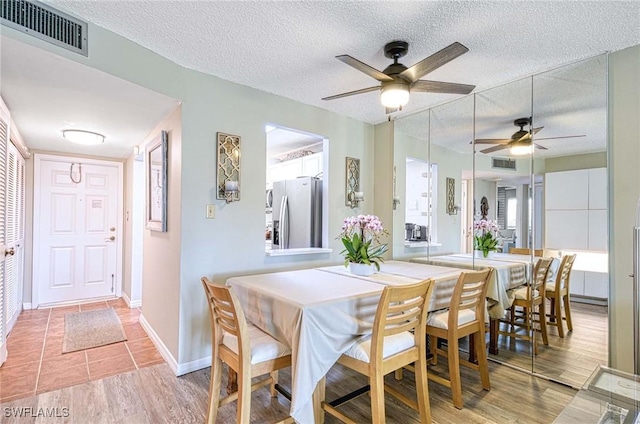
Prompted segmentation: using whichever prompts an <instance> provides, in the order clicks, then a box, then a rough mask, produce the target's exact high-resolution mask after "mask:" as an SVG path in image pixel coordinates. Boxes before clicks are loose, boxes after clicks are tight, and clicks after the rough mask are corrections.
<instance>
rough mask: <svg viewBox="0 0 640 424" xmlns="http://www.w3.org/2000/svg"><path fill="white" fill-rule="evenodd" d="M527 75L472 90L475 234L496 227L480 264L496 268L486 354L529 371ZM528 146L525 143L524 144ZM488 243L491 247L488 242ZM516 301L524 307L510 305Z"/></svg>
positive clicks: (529, 180) (529, 264)
mask: <svg viewBox="0 0 640 424" xmlns="http://www.w3.org/2000/svg"><path fill="white" fill-rule="evenodd" d="M530 130H531V78H525V79H522V80H518V81H514V82H511V83H508V84H504V85H501V86H499V87H496V88H493V89H490V90H486V91H483V92H480V93H477V94H476V108H475V155H474V159H475V163H474V164H475V167H474V169H473V170H468V171H467V173H469V174H472V176H471V177H472V178H473V182H474V190H473V199H474V200H473V202H474V215H473V217H474V222H475V226H476V227H480V228H481V229H480V230H476V233H482V232H483V231H485V230H483V229H482V224H483V223H490V224H491V226H490V227H491V228H496V230H495V231H494V232H493V234H492V236H493V237H492V238H494V239H495V248H494V249H492V250H493V251H492V252H489V254H488V256H489V257H488V258H487V259H488V261H487V260H480V261H477V264H478V265H479V266H491V267H493V268H495V270H496V273H495V278H496V281H495V288H496V290H497V295H496V296H495V297H496V301H495V305H494V307H493V309H492V310H490V316H491V318H492V331H491V334H492V337H493V341H492V343H490V346H491V348H490V350H489V354H490V358H493V359H495V360H498V361H501V362H504V363H508V364H509V365H513V366H517V367H520V368H523V369H526V370H528V371H531V370H532V362H531V361H532V355H533V350H534V349H533V347H532V344H531V340H532V332H533V331H532V329H531V323H532V320H533V318H534V315H532V311H533V309H534V308H532V306H533V305H532V296H531V294H532V293H533V291H532V290H530V289H529V287H528V284H530V282H531V277H532V275H531V274H532V266H531V264H532V256H531V254H530V253H529V252H528V251H527V250H520V251H519V253H520V254H515V252H517V251H516V250H514V249H518V248H521V249H529V248H530V247H531V240H532V234H531V219H532V213H531V202H530V200H529V197H530V195H529V193H530V190H529V187H530V186H531V169H532V168H531V164H532V159H531V154H530V149H529V148H528V145H527V142H528V141H529V131H530ZM529 146H530V145H529ZM491 247H493V245H491ZM514 301H515V304H520V305H526V306H529V307H521V306H513V305H514Z"/></svg>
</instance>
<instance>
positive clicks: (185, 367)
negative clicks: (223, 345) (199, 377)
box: [176, 356, 211, 376]
mask: <svg viewBox="0 0 640 424" xmlns="http://www.w3.org/2000/svg"><path fill="white" fill-rule="evenodd" d="M210 366H211V356H207V357H205V358H200V359H196V360H195V361H191V362H186V363H184V364H178V371H177V372H176V375H177V376H181V375H184V374H188V373H190V372H194V371H198V370H201V369H204V368H207V367H210Z"/></svg>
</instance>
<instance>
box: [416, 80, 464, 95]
mask: <svg viewBox="0 0 640 424" xmlns="http://www.w3.org/2000/svg"><path fill="white" fill-rule="evenodd" d="M474 88H476V86H475V85H467V84H456V83H453V82H440V81H427V80H418V81H416V82H414V83H413V84H412V85H411V91H423V92H427V93H451V94H469V93H471V92H472V91H473V89H474Z"/></svg>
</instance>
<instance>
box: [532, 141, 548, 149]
mask: <svg viewBox="0 0 640 424" xmlns="http://www.w3.org/2000/svg"><path fill="white" fill-rule="evenodd" d="M533 144H534V146H536V149H540V150H549V149H547V148H546V147H544V146H541V145H539V144H536V143H533Z"/></svg>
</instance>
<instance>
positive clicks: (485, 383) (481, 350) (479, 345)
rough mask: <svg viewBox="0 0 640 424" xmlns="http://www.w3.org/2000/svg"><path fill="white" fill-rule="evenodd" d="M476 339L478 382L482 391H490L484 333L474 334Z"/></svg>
mask: <svg viewBox="0 0 640 424" xmlns="http://www.w3.org/2000/svg"><path fill="white" fill-rule="evenodd" d="M474 337H475V338H476V349H477V352H478V353H477V356H478V368H479V370H480V380H481V381H482V388H483V389H484V390H491V382H490V381H489V362H488V361H487V342H486V340H485V333H484V331H479V332H477V333H474Z"/></svg>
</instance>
